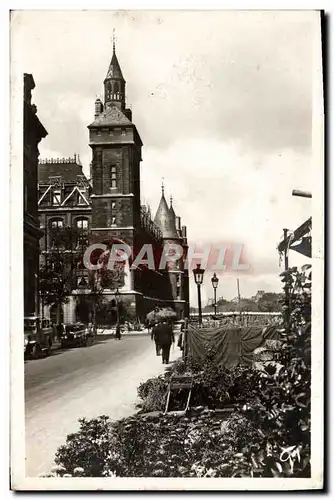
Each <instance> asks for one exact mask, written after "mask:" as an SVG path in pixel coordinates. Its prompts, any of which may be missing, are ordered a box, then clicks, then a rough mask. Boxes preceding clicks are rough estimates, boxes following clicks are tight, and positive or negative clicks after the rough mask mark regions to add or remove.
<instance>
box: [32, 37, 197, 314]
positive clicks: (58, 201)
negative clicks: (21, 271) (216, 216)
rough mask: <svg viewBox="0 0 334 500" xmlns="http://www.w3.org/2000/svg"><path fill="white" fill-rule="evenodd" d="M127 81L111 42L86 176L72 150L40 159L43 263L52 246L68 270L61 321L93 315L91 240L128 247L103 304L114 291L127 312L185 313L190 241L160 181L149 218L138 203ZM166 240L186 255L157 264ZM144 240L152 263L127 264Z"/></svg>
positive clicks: (136, 149)
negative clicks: (85, 257)
mask: <svg viewBox="0 0 334 500" xmlns="http://www.w3.org/2000/svg"><path fill="white" fill-rule="evenodd" d="M125 85H126V82H125V79H124V77H123V74H122V71H121V68H120V65H119V62H118V59H117V56H116V52H115V45H114V46H113V54H112V58H111V62H110V65H109V68H108V72H107V76H106V78H105V80H104V100H103V102H102V101H101V99H97V100H96V101H95V113H94V120H93V122H92V123H91V124H90V125H89V126H88V129H89V145H90V147H91V150H92V161H91V165H90V179H88V178H87V177H86V176H85V175H84V173H83V170H82V166H81V164H80V161H79V159H78V158H77V157H74V158H67V159H66V158H65V159H51V160H44V161H41V162H40V163H39V170H38V189H39V202H38V203H39V216H40V222H41V228H42V229H43V231H44V236H43V238H42V240H41V265H43V263H45V261H46V259H47V258H48V255H50V254H51V253H52V252H54V251H55V249H56V250H57V251H59V252H60V253H61V254H62V255H64V259H65V258H66V259H65V260H67V265H68V266H70V268H71V269H72V274H73V277H72V281H71V293H70V296H69V300H68V301H66V303H64V305H63V306H62V311H61V317H60V318H59V319H60V320H62V321H64V322H65V323H68V322H72V321H77V320H81V321H88V320H89V319H90V318H89V317H88V316H87V315H88V313H89V311H90V310H91V303H92V301H93V300H94V297H93V295H92V293H91V285H90V284H89V276H88V271H87V269H85V268H83V266H82V254H83V251H84V248H87V246H88V245H90V244H104V245H107V247H108V249H111V248H112V245H113V244H114V243H125V244H126V245H128V246H129V247H130V248H131V250H132V256H131V258H130V259H129V261H127V262H125V264H124V266H123V269H122V273H121V274H120V275H119V277H118V278H117V279H114V280H113V282H112V283H111V284H109V285H108V286H105V285H104V286H103V287H102V288H103V298H104V301H105V302H106V303H108V302H111V303H114V301H115V292H118V293H119V299H120V302H121V303H122V307H123V309H124V310H125V311H126V312H127V317H131V318H133V319H134V320H135V319H139V320H141V321H143V320H145V316H146V314H147V313H148V312H150V311H151V310H153V309H154V308H155V307H157V306H158V307H166V306H169V307H172V308H173V309H174V310H175V311H176V312H177V315H178V318H179V319H181V318H183V317H186V316H188V313H189V282H188V273H187V270H185V269H184V266H183V263H184V260H185V257H186V255H187V248H188V247H187V232H186V227H185V226H181V219H180V217H178V216H176V215H175V212H174V209H173V206H172V203H171V204H170V206H168V204H167V202H166V199H165V195H164V188H162V194H161V200H160V203H159V206H158V209H157V212H156V215H155V217H154V218H153V216H152V213H151V209H150V207H148V206H145V205H143V204H142V203H141V194H140V163H141V161H142V146H143V143H142V140H141V138H140V135H139V133H138V130H137V128H136V126H135V124H134V123H133V121H132V112H131V110H130V109H129V108H128V107H127V106H126V102H125ZM66 228H72V229H73V232H74V234H75V235H76V236H75V237H73V238H72V239H73V241H72V242H69V244H66V243H65V239H66V238H65V239H64V241H62V237H61V236H59V235H61V233H62V231H65V230H66ZM67 240H68V238H67ZM167 243H172V244H173V243H174V244H178V245H180V246H181V247H182V248H183V257H182V258H180V259H178V260H177V261H176V262H173V263H167V265H166V267H165V268H164V269H159V261H160V258H161V255H162V252H163V249H164V245H165V244H167ZM145 245H151V246H152V249H153V253H154V259H155V266H154V269H152V268H150V266H148V265H145V263H142V264H140V265H139V266H138V267H135V268H134V269H131V265H132V263H133V261H134V259H135V258H136V256H137V255H138V253H139V252H140V251H141V249H143V248H144V246H145ZM110 310H112V307H110ZM43 312H44V314H45V317H51V319H53V320H55V319H56V318H55V315H56V312H55V310H54V308H52V307H51V308H50V307H43ZM101 321H102V320H101ZM108 321H109V322H110V317H109V318H107V319H106V322H107V323H108Z"/></svg>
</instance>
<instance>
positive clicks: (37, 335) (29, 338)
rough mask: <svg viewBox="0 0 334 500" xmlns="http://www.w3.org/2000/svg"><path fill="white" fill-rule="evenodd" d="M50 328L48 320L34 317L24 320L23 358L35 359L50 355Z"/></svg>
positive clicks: (27, 317)
mask: <svg viewBox="0 0 334 500" xmlns="http://www.w3.org/2000/svg"><path fill="white" fill-rule="evenodd" d="M51 347H52V327H51V323H50V320H46V319H43V320H40V318H39V317H38V316H36V315H31V316H26V317H25V318H24V358H25V359H36V358H41V357H46V356H48V355H49V354H50V351H51Z"/></svg>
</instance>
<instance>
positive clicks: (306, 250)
mask: <svg viewBox="0 0 334 500" xmlns="http://www.w3.org/2000/svg"><path fill="white" fill-rule="evenodd" d="M290 250H294V251H295V252H298V253H301V254H302V255H305V257H309V258H311V257H312V238H311V236H304V237H303V238H301V239H300V240H299V241H298V242H297V243H294V244H293V245H291V246H290Z"/></svg>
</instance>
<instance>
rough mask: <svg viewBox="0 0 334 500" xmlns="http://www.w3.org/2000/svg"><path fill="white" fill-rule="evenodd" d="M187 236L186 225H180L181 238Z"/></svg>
mask: <svg viewBox="0 0 334 500" xmlns="http://www.w3.org/2000/svg"><path fill="white" fill-rule="evenodd" d="M186 237H187V226H182V238H186Z"/></svg>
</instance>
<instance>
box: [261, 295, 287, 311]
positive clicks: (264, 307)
mask: <svg viewBox="0 0 334 500" xmlns="http://www.w3.org/2000/svg"><path fill="white" fill-rule="evenodd" d="M258 308H259V311H261V312H281V311H282V294H280V293H271V292H266V293H264V294H263V295H262V297H261V298H260V300H259V302H258Z"/></svg>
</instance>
